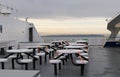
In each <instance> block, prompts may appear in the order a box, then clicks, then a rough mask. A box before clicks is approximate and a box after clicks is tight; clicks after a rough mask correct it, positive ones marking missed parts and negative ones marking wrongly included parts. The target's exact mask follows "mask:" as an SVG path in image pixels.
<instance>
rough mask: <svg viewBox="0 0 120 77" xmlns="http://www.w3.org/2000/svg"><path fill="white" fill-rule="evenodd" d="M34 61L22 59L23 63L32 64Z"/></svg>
mask: <svg viewBox="0 0 120 77" xmlns="http://www.w3.org/2000/svg"><path fill="white" fill-rule="evenodd" d="M32 61H33V60H32V59H21V60H20V62H21V63H31V62H32Z"/></svg>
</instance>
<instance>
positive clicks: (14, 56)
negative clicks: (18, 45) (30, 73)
mask: <svg viewBox="0 0 120 77" xmlns="http://www.w3.org/2000/svg"><path fill="white" fill-rule="evenodd" d="M16 57H17V55H11V56H9V57H8V59H12V58H16Z"/></svg>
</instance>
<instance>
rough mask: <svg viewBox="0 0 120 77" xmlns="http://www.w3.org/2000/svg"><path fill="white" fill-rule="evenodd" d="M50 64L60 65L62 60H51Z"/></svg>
mask: <svg viewBox="0 0 120 77" xmlns="http://www.w3.org/2000/svg"><path fill="white" fill-rule="evenodd" d="M49 62H50V63H52V64H56V63H60V62H61V60H50V61H49Z"/></svg>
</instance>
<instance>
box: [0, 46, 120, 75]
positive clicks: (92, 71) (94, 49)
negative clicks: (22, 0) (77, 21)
mask: <svg viewBox="0 0 120 77" xmlns="http://www.w3.org/2000/svg"><path fill="white" fill-rule="evenodd" d="M5 69H11V60H10V61H8V62H7V63H6V64H5ZM15 69H16V70H19V69H20V70H24V66H21V65H18V64H16V65H15ZM29 70H32V64H30V65H29ZM36 70H40V72H41V77H120V48H103V47H102V46H90V51H89V63H88V64H87V65H86V66H85V71H84V76H81V75H80V67H79V66H74V65H73V64H72V63H71V62H70V61H69V60H68V62H67V63H65V65H64V66H62V69H61V70H60V71H58V75H57V76H55V75H54V67H53V65H52V64H50V63H49V62H48V61H47V63H44V61H43V64H42V65H39V62H38V63H36ZM0 77H1V76H0Z"/></svg>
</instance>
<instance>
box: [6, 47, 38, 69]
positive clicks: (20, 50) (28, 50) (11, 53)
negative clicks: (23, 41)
mask: <svg viewBox="0 0 120 77" xmlns="http://www.w3.org/2000/svg"><path fill="white" fill-rule="evenodd" d="M6 52H8V53H10V54H9V55H8V56H7V57H9V56H11V55H13V54H17V56H16V60H17V59H19V57H20V56H21V53H25V54H26V55H28V56H31V57H32V58H33V69H35V60H37V58H36V57H34V56H33V55H31V54H30V52H33V50H31V49H12V50H7V51H6ZM19 64H20V63H19ZM12 66H13V69H14V63H12Z"/></svg>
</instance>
